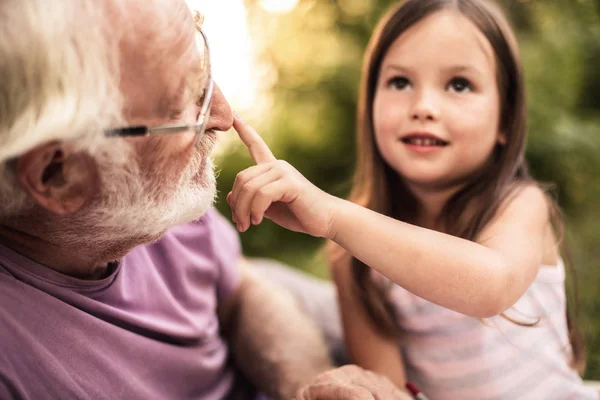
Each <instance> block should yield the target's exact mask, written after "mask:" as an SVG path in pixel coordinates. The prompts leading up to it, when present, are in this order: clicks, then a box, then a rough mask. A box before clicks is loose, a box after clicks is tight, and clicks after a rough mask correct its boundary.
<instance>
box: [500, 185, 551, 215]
mask: <svg viewBox="0 0 600 400" xmlns="http://www.w3.org/2000/svg"><path fill="white" fill-rule="evenodd" d="M552 207H553V203H552V200H551V198H550V197H549V196H548V194H547V193H546V192H545V191H544V190H543V189H542V188H541V187H540V186H539V185H537V184H536V183H523V184H519V185H518V186H515V187H514V188H512V189H511V191H510V192H509V194H508V195H507V196H506V197H505V198H504V200H503V201H502V203H501V204H500V207H499V208H498V212H497V214H496V218H494V220H496V219H498V218H502V217H505V218H507V217H512V218H519V219H521V218H523V219H522V221H527V220H533V221H538V222H540V223H543V224H545V223H547V222H549V221H550V216H551V209H552Z"/></svg>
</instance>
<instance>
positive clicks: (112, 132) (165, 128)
mask: <svg viewBox="0 0 600 400" xmlns="http://www.w3.org/2000/svg"><path fill="white" fill-rule="evenodd" d="M194 21H195V24H196V30H197V31H198V32H199V33H200V35H202V39H203V41H204V49H205V50H206V65H207V70H208V71H207V72H208V76H207V83H206V87H205V88H204V101H203V102H202V106H201V108H200V113H199V114H198V117H197V119H196V123H195V124H170V125H159V126H155V127H149V126H146V125H135V126H128V127H123V128H115V129H109V130H106V131H104V134H105V136H108V137H132V136H134V137H135V136H150V135H161V134H169V133H180V132H184V131H189V130H191V131H193V132H194V133H195V134H196V135H197V139H199V138H200V137H201V136H202V134H204V131H205V129H206V123H207V122H208V117H209V115H208V111H209V110H210V105H211V102H212V95H213V88H214V82H213V80H212V73H211V63H210V48H209V46H208V40H207V38H206V35H205V34H204V32H203V31H202V23H203V22H204V17H203V16H202V14H200V13H199V12H198V11H194Z"/></svg>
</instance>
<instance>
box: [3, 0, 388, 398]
mask: <svg viewBox="0 0 600 400" xmlns="http://www.w3.org/2000/svg"><path fill="white" fill-rule="evenodd" d="M200 23H201V17H200V16H197V17H196V21H194V19H193V18H192V16H191V14H190V13H189V10H188V9H187V7H186V5H185V3H183V1H182V0H145V1H143V2H142V1H133V0H120V1H119V0H112V1H108V0H106V1H97V0H63V1H52V2H50V1H47V0H3V1H2V2H1V3H0V76H2V79H1V80H0V204H1V205H0V398H2V399H86V398H90V399H192V398H194V399H224V398H231V399H251V398H256V397H257V396H260V395H259V394H258V392H263V393H266V394H268V395H269V396H271V397H273V398H280V399H291V398H293V397H294V395H295V394H296V395H297V396H298V397H297V398H298V399H327V398H332V399H333V398H336V399H343V398H353V399H354V398H357V399H360V398H365V399H370V398H373V397H374V396H379V397H378V398H386V399H387V398H390V399H391V398H395V396H397V395H398V393H397V392H395V391H394V389H393V388H392V387H391V385H390V383H389V382H388V381H385V380H383V379H381V378H379V377H377V376H374V375H372V374H370V373H367V372H365V371H362V370H360V369H358V368H357V367H344V368H342V369H338V370H333V371H329V372H325V373H324V374H321V375H320V376H319V377H317V378H316V380H313V381H312V383H309V382H310V381H311V379H313V378H314V377H315V376H316V375H317V374H319V373H321V372H323V371H325V370H327V369H329V368H330V364H329V361H328V359H327V357H326V350H325V347H324V344H323V342H322V340H321V337H320V335H319V333H318V332H317V330H316V329H315V328H314V327H313V326H312V325H311V323H310V321H309V320H306V318H305V317H303V315H302V314H301V313H300V312H299V311H298V309H297V308H296V306H295V303H294V301H293V300H291V299H290V298H289V297H286V295H285V294H284V293H278V291H277V289H276V288H273V287H269V286H267V284H266V283H264V282H261V280H259V279H258V278H256V277H254V276H253V275H252V273H251V271H250V270H249V269H248V268H246V267H245V266H244V262H243V259H242V258H241V257H240V249H239V243H238V239H237V236H236V234H235V231H234V230H233V229H232V228H231V227H230V226H229V224H228V223H226V222H225V221H224V220H223V219H222V217H220V216H219V215H218V214H216V213H215V212H214V211H213V210H212V209H210V206H211V204H212V202H213V199H214V197H215V178H214V173H213V169H212V164H211V159H210V157H209V153H210V151H211V148H212V146H213V144H214V143H215V141H216V139H217V132H218V131H224V130H228V129H229V128H230V126H231V124H232V120H233V117H232V113H231V109H230V107H229V105H228V104H227V102H226V100H225V99H224V98H223V96H222V94H221V92H220V91H219V88H218V87H217V86H216V85H215V84H214V83H213V81H212V79H211V76H210V64H209V57H208V56H209V54H208V45H207V43H206V42H205V38H204V35H203V34H202V33H201V31H200V30H197V29H198V25H199V24H200ZM194 25H196V27H195V26H194ZM189 221H195V222H189ZM147 243H151V244H147ZM144 244H146V245H144ZM232 358H233V360H232ZM299 389H300V391H299V392H298V390H299Z"/></svg>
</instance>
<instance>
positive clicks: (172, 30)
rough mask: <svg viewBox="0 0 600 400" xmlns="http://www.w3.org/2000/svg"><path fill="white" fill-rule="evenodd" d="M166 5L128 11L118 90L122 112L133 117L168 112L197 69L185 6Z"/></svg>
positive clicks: (191, 20) (189, 20) (188, 14)
mask: <svg viewBox="0 0 600 400" xmlns="http://www.w3.org/2000/svg"><path fill="white" fill-rule="evenodd" d="M151 2H153V3H161V4H166V3H167V2H166V1H160V0H153V1H151ZM130 3H137V2H130ZM173 3H179V6H176V5H175V6H173ZM170 4H171V5H172V6H171V7H167V9H166V10H161V8H160V7H157V8H155V9H154V10H147V9H144V10H139V9H138V8H136V7H135V6H132V7H131V8H130V10H129V12H130V13H131V14H130V15H131V18H132V21H131V26H130V28H129V34H128V35H127V38H126V39H125V40H123V41H122V44H121V89H122V91H123V94H124V96H125V102H126V108H127V110H128V112H130V113H132V114H134V115H137V114H150V113H156V111H157V107H160V109H161V110H162V112H164V111H165V110H166V109H168V108H170V107H171V106H172V103H173V102H177V101H178V99H180V98H181V97H182V95H183V94H184V89H185V88H186V87H187V86H189V85H190V82H189V79H190V77H191V75H193V74H195V73H196V71H195V70H197V69H198V68H197V67H196V65H198V60H197V59H198V54H197V50H196V46H195V40H194V30H195V29H194V21H193V19H192V15H191V13H190V11H189V9H188V8H187V6H186V5H185V3H183V2H171V3H170ZM138 11H139V12H138Z"/></svg>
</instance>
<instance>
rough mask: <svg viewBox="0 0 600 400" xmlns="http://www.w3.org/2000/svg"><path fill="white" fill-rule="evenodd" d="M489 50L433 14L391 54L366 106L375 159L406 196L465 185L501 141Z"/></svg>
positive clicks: (451, 15)
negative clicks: (409, 192)
mask: <svg viewBox="0 0 600 400" xmlns="http://www.w3.org/2000/svg"><path fill="white" fill-rule="evenodd" d="M495 64H496V63H495V57H494V52H493V49H492V47H491V45H490V43H489V42H488V40H487V39H486V38H485V36H484V35H483V34H482V33H481V32H480V31H479V30H478V28H477V27H476V26H475V25H474V24H473V23H472V22H471V21H469V20H468V19H467V18H465V17H464V16H462V15H461V14H459V13H457V12H453V11H440V12H437V13H435V14H433V15H431V16H429V17H427V18H425V19H423V20H422V21H420V22H418V23H417V24H415V25H414V26H412V27H410V28H409V29H408V30H406V31H405V32H404V33H403V34H402V35H400V36H399V37H398V38H397V39H396V41H395V42H394V43H393V44H392V45H391V46H390V48H389V49H388V52H387V54H386V55H385V57H384V59H383V62H382V65H381V70H380V74H379V81H378V83H377V88H376V91H375V100H374V104H373V121H374V128H375V138H376V142H377V146H378V148H379V152H380V153H381V155H382V156H383V158H384V160H385V161H386V162H387V164H388V165H390V167H392V168H393V169H394V170H395V171H396V172H397V173H398V174H400V175H401V176H402V177H403V178H404V180H405V181H406V183H407V184H408V186H409V187H410V188H412V189H413V191H415V190H417V191H419V189H421V190H443V189H448V188H453V187H456V186H458V185H462V184H464V183H465V182H466V181H467V180H468V179H469V178H470V177H471V176H472V174H473V173H474V172H476V171H477V170H478V169H479V168H481V167H482V166H483V165H484V163H485V162H486V161H487V159H488V158H489V157H490V155H491V153H492V151H493V149H494V146H495V145H496V144H497V143H498V142H503V141H504V135H503V134H500V133H499V132H498V126H499V118H500V98H499V93H498V87H497V82H496V65H495Z"/></svg>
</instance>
